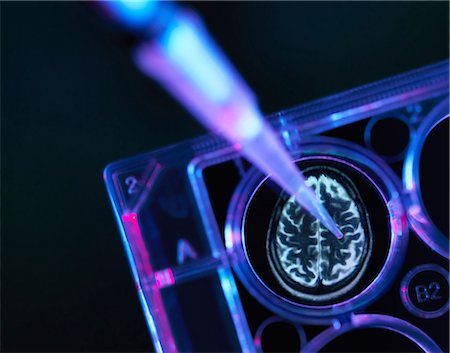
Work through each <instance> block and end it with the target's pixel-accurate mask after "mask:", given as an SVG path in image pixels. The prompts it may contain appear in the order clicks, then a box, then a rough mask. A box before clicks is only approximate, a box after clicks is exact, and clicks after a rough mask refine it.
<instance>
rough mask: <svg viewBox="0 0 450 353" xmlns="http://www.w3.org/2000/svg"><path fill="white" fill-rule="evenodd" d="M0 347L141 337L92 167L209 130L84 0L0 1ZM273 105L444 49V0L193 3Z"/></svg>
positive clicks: (421, 60)
mask: <svg viewBox="0 0 450 353" xmlns="http://www.w3.org/2000/svg"><path fill="white" fill-rule="evenodd" d="M0 6H1V103H2V105H1V115H2V126H1V127H2V129H1V134H2V135H1V173H2V174H1V177H2V185H1V196H2V204H1V221H2V222H1V270H2V272H1V344H2V347H1V348H2V350H3V351H58V352H62V351H147V350H151V349H152V346H151V341H150V338H149V334H148V332H147V327H146V324H145V321H144V317H143V314H142V312H141V308H140V304H139V302H138V297H137V295H136V293H135V288H134V285H133V281H132V277H131V273H130V271H129V268H128V264H127V260H126V257H125V253H124V251H123V249H122V244H121V241H120V237H119V233H118V230H117V228H116V224H115V221H114V217H113V214H112V211H111V207H110V205H109V200H108V198H107V194H106V191H105V187H104V185H103V180H102V171H103V168H104V167H105V165H106V164H107V163H109V162H112V161H115V160H117V159H120V158H122V157H128V156H131V155H133V154H136V153H139V152H143V151H146V150H150V149H154V148H157V147H160V146H163V145H167V144H171V143H175V142H177V141H179V140H180V139H186V138H190V137H193V136H197V135H199V134H201V133H203V132H204V130H203V129H202V128H201V127H200V126H199V125H198V124H197V123H196V122H194V121H193V120H192V119H191V118H190V117H189V115H188V114H187V113H185V112H184V111H183V109H181V108H180V107H179V106H178V105H177V103H175V102H174V101H173V100H172V99H171V98H170V97H168V96H167V95H166V94H165V93H164V92H163V91H162V90H161V89H160V88H159V87H157V85H156V84H154V83H153V82H151V81H149V80H147V79H146V78H144V77H142V75H140V74H139V72H137V70H136V69H135V68H134V67H133V65H132V63H131V61H130V58H129V55H128V44H129V41H128V39H127V38H126V37H125V36H123V35H120V34H119V33H118V32H117V31H115V30H113V29H112V28H111V27H109V26H105V24H104V23H103V22H102V21H99V18H98V17H97V16H96V13H94V12H93V11H92V9H90V8H88V7H87V5H86V3H80V2H52V3H50V2H47V3H45V2H38V3H28V2H1V4H0ZM191 6H193V7H195V8H197V9H198V10H199V11H200V12H201V14H202V15H203V17H204V20H205V22H206V23H207V25H208V26H209V28H210V30H211V32H212V33H213V35H214V36H215V37H216V39H217V41H218V42H219V43H220V44H221V46H222V47H223V48H224V49H225V51H226V52H227V53H228V54H229V56H230V57H231V59H232V61H233V62H234V63H235V64H236V66H237V67H238V69H239V70H240V71H241V72H242V74H243V76H244V77H245V79H247V80H248V82H249V84H250V85H251V87H253V88H254V90H255V91H256V93H257V95H258V97H259V99H260V102H261V106H262V109H263V111H264V112H266V113H270V112H274V111H276V110H280V109H284V108H287V107H289V106H293V105H296V104H299V103H302V102H305V101H308V100H311V99H314V98H319V97H321V96H325V95H329V94H332V93H337V92H339V91H342V90H344V89H348V88H351V87H353V86H357V85H361V84H364V83H368V82H371V81H374V80H377V79H381V78H384V77H386V76H390V75H393V74H396V73H400V72H403V71H407V70H410V69H413V68H416V67H419V66H422V65H426V64H430V63H433V62H435V61H438V60H442V59H445V58H446V57H448V40H449V33H448V31H449V21H448V13H449V6H448V3H447V2H429V3H425V2H397V3H382V2H372V3H362V2H348V3H326V2H317V3H305V2H300V3H291V2H289V3H279V4H275V3H267V2H266V3H256V2H251V3H231V2H230V3H220V2H214V3H213V2H209V3H201V4H196V3H191Z"/></svg>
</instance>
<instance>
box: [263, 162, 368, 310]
mask: <svg viewBox="0 0 450 353" xmlns="http://www.w3.org/2000/svg"><path fill="white" fill-rule="evenodd" d="M305 173H307V175H308V176H307V179H306V183H307V185H308V186H309V187H311V188H312V189H313V190H314V191H315V193H316V195H317V197H318V198H319V199H320V200H321V202H322V203H323V204H324V206H325V207H326V208H327V210H328V211H329V212H330V214H331V215H332V217H333V219H334V220H335V221H336V223H337V224H338V226H339V228H340V229H341V231H342V232H343V234H344V237H343V239H341V240H338V239H336V237H334V236H333V234H331V232H329V231H328V230H327V229H326V228H325V227H323V226H322V225H321V224H320V223H319V221H318V220H317V219H315V218H314V217H312V216H310V215H309V214H308V213H307V212H306V211H305V210H304V209H302V207H301V206H300V205H299V204H298V203H297V202H296V201H295V199H294V198H293V197H290V198H289V199H288V200H287V201H286V196H284V198H283V197H281V198H280V201H279V202H278V204H277V206H276V208H275V210H274V213H273V216H272V220H271V226H270V229H269V236H268V242H267V251H268V257H269V259H270V265H271V266H270V267H271V269H272V271H273V272H274V274H275V277H276V278H277V280H278V282H279V284H280V285H281V286H282V287H283V288H284V289H285V290H287V291H288V292H290V293H291V294H292V295H294V296H296V297H299V298H303V299H306V300H308V301H314V302H323V301H328V300H333V299H336V298H338V297H340V296H342V295H344V294H345V293H347V292H348V291H350V290H351V289H352V288H353V287H354V286H355V285H356V284H357V282H358V281H359V279H360V277H361V276H362V275H363V273H364V271H365V268H366V265H367V262H368V259H369V257H370V252H371V244H372V235H371V231H370V224H369V217H368V214H367V211H366V208H365V205H364V203H363V201H362V199H361V197H360V196H359V193H358V191H357V190H356V188H355V186H354V184H353V183H352V182H351V180H350V179H349V178H348V177H347V176H346V175H344V174H343V173H342V172H340V171H338V170H336V169H334V168H329V167H311V168H308V169H307V170H305Z"/></svg>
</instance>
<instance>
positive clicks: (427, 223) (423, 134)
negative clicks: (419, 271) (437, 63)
mask: <svg viewBox="0 0 450 353" xmlns="http://www.w3.org/2000/svg"><path fill="white" fill-rule="evenodd" d="M448 104H449V102H448V99H447V100H444V101H442V102H441V103H439V104H438V105H436V106H435V108H434V109H433V110H432V111H431V112H430V113H429V114H428V115H427V116H426V117H425V119H424V120H423V122H422V123H421V125H420V126H419V128H418V130H417V131H416V133H415V134H414V137H413V138H412V140H411V143H410V146H409V149H408V152H407V155H406V158H405V162H404V166H403V183H404V187H405V189H406V190H407V191H408V195H407V196H408V197H407V198H405V201H406V203H407V215H408V220H409V222H410V224H411V226H412V228H413V229H414V231H415V232H416V233H417V234H418V236H419V237H420V238H421V239H422V240H423V242H424V243H425V244H426V245H427V246H429V247H430V248H431V249H433V250H434V251H436V252H437V253H438V254H440V255H441V256H443V257H446V258H447V259H448V258H449V239H448V229H447V230H446V231H447V232H445V233H444V231H443V230H441V229H439V228H438V227H437V226H436V224H435V222H434V221H433V219H432V218H431V217H430V214H429V213H428V211H427V209H426V207H425V205H424V198H423V195H422V188H421V179H420V165H421V155H422V149H423V146H424V144H425V143H426V140H427V138H428V136H429V135H430V132H432V130H433V129H434V128H435V127H437V126H439V125H441V123H443V122H444V121H445V120H447V121H448V119H449V115H448ZM444 152H447V153H448V151H444ZM436 153H437V156H442V152H441V153H439V151H437V152H436ZM444 162H445V163H448V161H444ZM437 163H438V165H439V162H437ZM443 172H448V171H443ZM447 182H448V181H447ZM447 187H448V185H447ZM444 193H445V191H444V190H442V194H444ZM446 196H448V193H447V195H446ZM427 197H428V195H427ZM442 207H445V208H447V210H448V202H447V203H446V204H445V202H444V204H443V205H442ZM444 212H445V211H444ZM447 212H448V211H447Z"/></svg>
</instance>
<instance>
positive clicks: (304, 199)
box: [296, 185, 344, 239]
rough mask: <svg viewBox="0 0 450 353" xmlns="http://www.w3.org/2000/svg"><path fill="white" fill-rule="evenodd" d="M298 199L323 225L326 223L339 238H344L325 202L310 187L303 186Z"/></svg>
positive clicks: (297, 196)
mask: <svg viewBox="0 0 450 353" xmlns="http://www.w3.org/2000/svg"><path fill="white" fill-rule="evenodd" d="M296 200H297V202H298V203H300V204H301V205H302V206H303V207H304V208H305V209H306V210H307V211H308V212H309V213H311V215H313V216H314V217H316V218H317V219H318V220H319V222H320V223H322V225H324V226H325V227H326V228H327V229H328V230H329V231H330V232H331V233H333V235H334V236H335V237H336V238H337V239H342V238H343V237H344V234H342V232H341V230H340V229H339V227H338V225H337V224H336V222H335V221H334V220H333V218H332V217H331V215H330V214H329V213H328V211H327V210H326V209H325V207H324V206H323V204H322V203H321V202H320V201H319V200H318V199H317V198H316V195H315V194H314V192H313V191H312V190H311V189H309V188H308V187H306V185H305V187H304V188H303V187H302V188H301V189H300V190H299V192H298V193H297V195H296Z"/></svg>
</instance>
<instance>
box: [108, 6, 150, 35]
mask: <svg viewBox="0 0 450 353" xmlns="http://www.w3.org/2000/svg"><path fill="white" fill-rule="evenodd" d="M157 4H158V1H157V0H119V1H104V2H102V5H104V6H105V7H107V8H108V9H109V10H110V11H111V12H112V15H113V16H114V17H115V18H116V20H118V21H119V22H121V24H122V25H124V26H126V27H130V28H133V29H139V28H142V27H145V26H146V25H148V24H149V23H150V21H151V20H152V17H153V16H154V14H155V12H156V11H155V10H156V8H157Z"/></svg>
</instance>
